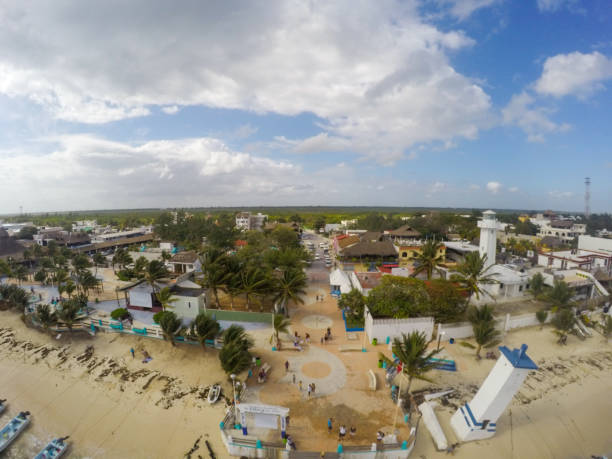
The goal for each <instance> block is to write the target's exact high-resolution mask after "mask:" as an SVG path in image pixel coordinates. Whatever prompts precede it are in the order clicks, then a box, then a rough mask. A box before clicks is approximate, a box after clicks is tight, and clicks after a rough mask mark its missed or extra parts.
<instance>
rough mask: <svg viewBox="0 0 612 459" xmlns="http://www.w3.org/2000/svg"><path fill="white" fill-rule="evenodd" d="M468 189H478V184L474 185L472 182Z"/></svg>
mask: <svg viewBox="0 0 612 459" xmlns="http://www.w3.org/2000/svg"><path fill="white" fill-rule="evenodd" d="M469 189H470V190H473V191H477V190H480V185H476V184H475V183H472V184H471V185H470V186H469Z"/></svg>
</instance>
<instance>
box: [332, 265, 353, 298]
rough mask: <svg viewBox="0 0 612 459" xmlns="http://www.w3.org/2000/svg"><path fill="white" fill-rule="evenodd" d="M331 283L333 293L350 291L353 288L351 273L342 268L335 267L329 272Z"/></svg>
mask: <svg viewBox="0 0 612 459" xmlns="http://www.w3.org/2000/svg"><path fill="white" fill-rule="evenodd" d="M329 285H330V289H331V293H332V295H341V294H344V293H349V292H350V291H351V290H352V289H353V284H351V280H350V278H349V275H348V274H347V273H345V272H344V271H342V270H341V269H334V270H333V271H332V272H331V273H329Z"/></svg>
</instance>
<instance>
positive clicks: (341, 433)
mask: <svg viewBox="0 0 612 459" xmlns="http://www.w3.org/2000/svg"><path fill="white" fill-rule="evenodd" d="M345 436H346V426H345V425H344V424H342V425H341V426H340V430H339V431H338V441H342V440H344V437H345Z"/></svg>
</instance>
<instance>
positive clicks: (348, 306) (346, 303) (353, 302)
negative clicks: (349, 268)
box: [338, 288, 366, 322]
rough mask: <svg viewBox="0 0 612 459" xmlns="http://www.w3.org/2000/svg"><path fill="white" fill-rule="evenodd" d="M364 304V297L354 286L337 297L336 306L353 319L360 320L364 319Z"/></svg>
mask: <svg viewBox="0 0 612 459" xmlns="http://www.w3.org/2000/svg"><path fill="white" fill-rule="evenodd" d="M365 305H366V301H365V297H364V296H363V295H362V293H361V292H360V291H359V290H357V289H356V288H354V289H351V291H350V292H348V293H344V294H342V295H341V296H340V298H339V299H338V308H340V310H342V311H344V312H345V314H346V315H348V316H351V317H353V319H354V320H357V321H361V322H362V321H363V320H364V317H363V315H364V311H365Z"/></svg>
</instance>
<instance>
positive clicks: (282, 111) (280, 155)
mask: <svg viewBox="0 0 612 459" xmlns="http://www.w3.org/2000/svg"><path fill="white" fill-rule="evenodd" d="M0 50H1V51H0V214H3V213H14V212H18V211H19V209H20V207H22V208H23V211H24V212H44V211H62V210H82V209H111V208H143V207H206V206H257V205H262V206H272V205H274V206H291V205H321V206H324V205H346V206H351V205H353V206H364V205H370V206H436V207H438V206H439V207H468V208H470V207H477V208H485V207H490V208H513V209H555V210H567V211H582V210H583V209H584V178H585V177H587V176H588V177H590V178H591V181H592V188H591V209H592V211H594V212H611V211H612V199H611V198H612V180H610V178H609V177H610V174H611V173H612V8H610V0H589V1H580V0H520V1H519V0H514V1H512V0H402V1H393V0H370V1H361V0H336V1H334V2H329V1H324V0H320V1H319V0H303V1H297V0H260V1H257V0H253V1H236V0H224V1H216V2H212V1H201V0H186V1H182V2H167V1H161V0H132V1H130V2H124V1H118V0H104V1H95V0H94V1H87V2H83V1H78V0H73V1H68V0H54V1H53V2H49V1H46V0H33V1H28V2H24V1H21V0H16V1H13V0H0Z"/></svg>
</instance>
